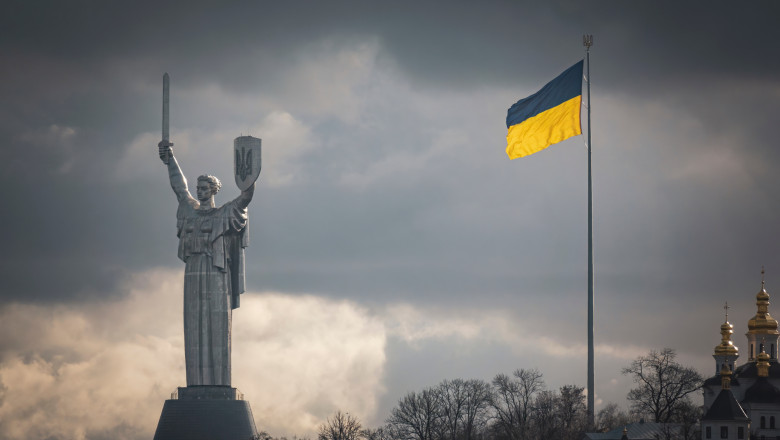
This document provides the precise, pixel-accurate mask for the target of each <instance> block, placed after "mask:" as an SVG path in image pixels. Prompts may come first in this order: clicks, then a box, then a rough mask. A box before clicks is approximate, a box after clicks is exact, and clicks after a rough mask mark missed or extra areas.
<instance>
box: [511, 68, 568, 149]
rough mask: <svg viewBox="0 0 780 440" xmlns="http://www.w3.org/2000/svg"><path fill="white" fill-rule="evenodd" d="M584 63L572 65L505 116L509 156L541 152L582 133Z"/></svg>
mask: <svg viewBox="0 0 780 440" xmlns="http://www.w3.org/2000/svg"><path fill="white" fill-rule="evenodd" d="M582 65H583V62H582V61H580V62H579V63H577V64H575V65H573V66H571V67H569V68H568V69H566V71H564V72H563V73H561V74H560V75H558V77H557V78H555V79H554V80H552V81H550V82H549V83H547V85H545V86H544V87H542V89H541V90H539V91H538V92H536V93H534V94H533V95H531V96H529V97H527V98H523V99H521V100H519V101H517V102H516V103H515V104H514V105H513V106H512V107H510V108H509V111H508V112H507V115H506V127H507V129H509V132H508V133H507V135H506V154H507V155H509V158H510V159H517V158H518V157H523V156H528V155H529V154H533V153H536V152H537V151H542V150H544V149H545V148H547V147H549V146H550V145H552V144H556V143H558V142H560V141H562V140H564V139H568V138H570V137H572V136H577V135H578V134H582V128H581V127H580V103H581V102H582Z"/></svg>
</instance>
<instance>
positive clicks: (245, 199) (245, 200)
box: [236, 183, 255, 209]
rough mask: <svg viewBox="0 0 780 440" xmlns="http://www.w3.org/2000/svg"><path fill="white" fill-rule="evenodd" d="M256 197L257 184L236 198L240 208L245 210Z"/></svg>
mask: <svg viewBox="0 0 780 440" xmlns="http://www.w3.org/2000/svg"><path fill="white" fill-rule="evenodd" d="M254 195H255V184H254V183H253V184H252V185H251V186H249V188H247V189H246V190H245V191H241V195H240V196H238V198H236V204H237V205H238V207H239V208H241V209H244V208H246V207H247V206H249V202H251V201H252V197H253V196H254Z"/></svg>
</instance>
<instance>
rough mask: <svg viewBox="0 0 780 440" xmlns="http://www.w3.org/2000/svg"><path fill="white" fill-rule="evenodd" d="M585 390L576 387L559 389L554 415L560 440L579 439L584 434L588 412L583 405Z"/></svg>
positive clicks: (566, 386) (565, 386)
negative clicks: (556, 417) (558, 425)
mask: <svg viewBox="0 0 780 440" xmlns="http://www.w3.org/2000/svg"><path fill="white" fill-rule="evenodd" d="M584 391H585V389H584V388H583V387H578V386H576V385H564V386H562V387H561V388H560V392H559V394H558V399H556V401H555V413H556V414H557V415H558V420H559V422H560V434H559V435H560V437H559V438H561V439H580V438H582V436H583V435H584V434H585V428H586V426H587V423H588V410H587V406H586V405H585V393H584Z"/></svg>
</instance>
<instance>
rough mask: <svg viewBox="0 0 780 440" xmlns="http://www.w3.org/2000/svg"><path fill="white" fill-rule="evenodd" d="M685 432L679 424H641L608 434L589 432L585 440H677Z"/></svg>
mask: <svg viewBox="0 0 780 440" xmlns="http://www.w3.org/2000/svg"><path fill="white" fill-rule="evenodd" d="M682 431H683V426H682V425H681V424H679V423H655V422H639V423H629V424H628V425H626V426H624V427H621V428H615V429H613V430H612V431H607V432H589V433H587V434H585V437H583V440H658V439H666V438H670V437H671V438H676V437H678V436H679V435H680V434H681V433H682Z"/></svg>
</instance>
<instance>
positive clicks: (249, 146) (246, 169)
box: [233, 136, 261, 191]
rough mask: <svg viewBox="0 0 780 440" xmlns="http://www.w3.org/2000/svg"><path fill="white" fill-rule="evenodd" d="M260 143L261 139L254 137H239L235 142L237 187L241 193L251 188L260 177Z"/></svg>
mask: <svg viewBox="0 0 780 440" xmlns="http://www.w3.org/2000/svg"><path fill="white" fill-rule="evenodd" d="M260 143H261V141H260V139H258V138H255V137H252V136H239V137H237V138H236V139H235V141H233V150H234V151H235V155H236V163H235V177H236V185H238V188H239V189H240V190H241V191H244V190H246V189H247V188H249V187H250V186H251V185H252V184H253V183H254V182H255V180H257V178H258V177H259V176H260V164H261V157H260V152H261V150H260Z"/></svg>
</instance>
